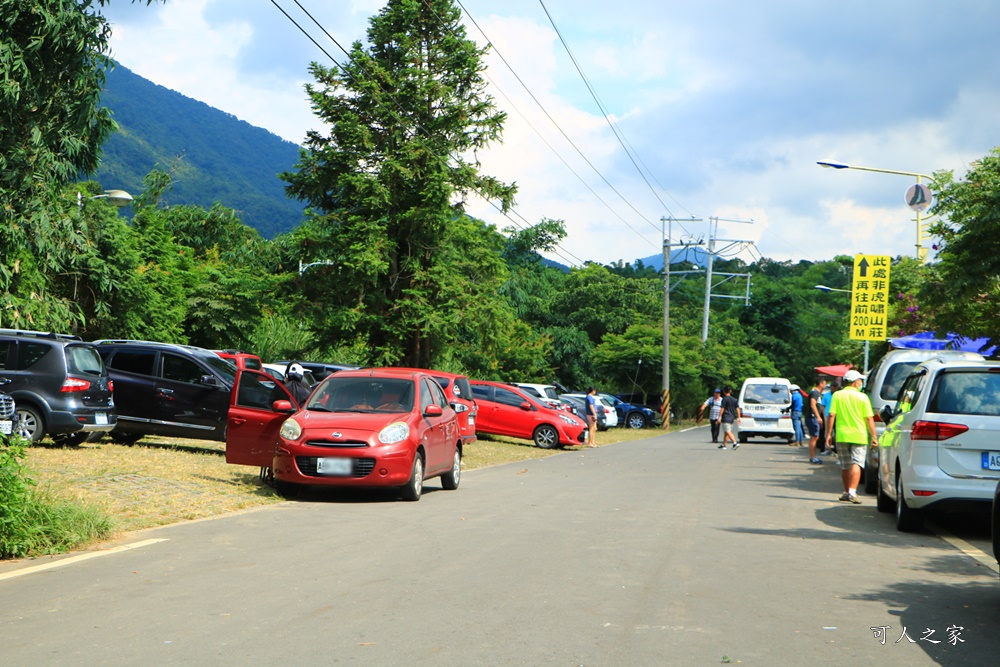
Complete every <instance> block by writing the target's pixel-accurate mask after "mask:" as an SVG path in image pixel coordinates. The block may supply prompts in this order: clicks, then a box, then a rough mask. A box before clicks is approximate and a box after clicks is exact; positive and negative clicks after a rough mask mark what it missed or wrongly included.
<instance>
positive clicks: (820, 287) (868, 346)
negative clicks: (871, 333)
mask: <svg viewBox="0 0 1000 667" xmlns="http://www.w3.org/2000/svg"><path fill="white" fill-rule="evenodd" d="M816 289H818V290H820V291H821V292H843V293H845V294H852V295H853V294H854V290H849V289H837V288H836V287H827V286H826V285H816ZM870 351H871V341H869V340H866V341H865V370H864V375H868V353H869V352H870Z"/></svg>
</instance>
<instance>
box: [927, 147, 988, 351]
mask: <svg viewBox="0 0 1000 667" xmlns="http://www.w3.org/2000/svg"><path fill="white" fill-rule="evenodd" d="M934 185H935V190H936V194H937V202H936V203H935V205H934V208H933V209H932V210H931V212H932V213H934V214H937V215H939V216H941V217H940V220H939V222H937V223H935V224H934V225H932V227H931V230H930V231H931V234H933V235H935V236H938V237H939V238H940V241H939V242H938V253H937V258H938V262H937V265H936V267H934V270H932V272H931V275H930V276H928V278H927V279H926V280H925V282H924V285H923V289H922V290H921V292H920V303H921V304H922V305H924V306H925V307H927V308H930V309H933V312H934V321H935V323H936V328H937V330H938V331H954V332H958V333H961V334H962V335H964V336H968V337H970V338H979V337H988V338H990V339H991V340H992V342H994V343H996V342H997V341H1000V308H998V307H997V306H998V304H1000V148H994V149H993V150H992V151H991V152H990V154H989V155H987V156H985V157H983V158H982V159H980V160H978V161H976V162H975V163H974V164H973V166H972V169H970V170H969V172H968V173H967V174H966V176H965V178H964V179H962V180H956V179H955V176H954V173H953V172H950V171H941V172H937V173H935V174H934Z"/></svg>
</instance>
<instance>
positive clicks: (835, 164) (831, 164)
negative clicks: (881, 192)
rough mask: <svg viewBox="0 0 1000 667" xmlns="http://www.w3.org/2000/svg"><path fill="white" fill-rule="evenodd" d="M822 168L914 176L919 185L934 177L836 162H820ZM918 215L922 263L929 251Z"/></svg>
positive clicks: (912, 172) (919, 248)
mask: <svg viewBox="0 0 1000 667" xmlns="http://www.w3.org/2000/svg"><path fill="white" fill-rule="evenodd" d="M816 164H818V165H819V166H821V167H825V168H827V169H856V170H858V171H874V172H875V173H878V174H896V175H897V176H912V177H913V178H916V179H917V185H921V184H922V182H923V179H925V178H926V179H928V180H931V179H933V178H934V177H933V176H931V175H929V174H921V173H920V172H919V171H897V170H895V169H878V168H876V167H859V166H857V165H853V164H844V163H843V162H836V161H834V160H820V161H819V162H817V163H816ZM915 212H916V214H917V259H918V260H919V261H921V262H924V261H926V259H927V249H926V248H924V220H923V216H922V211H921V210H920V209H915Z"/></svg>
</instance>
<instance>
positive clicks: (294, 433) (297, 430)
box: [278, 417, 302, 440]
mask: <svg viewBox="0 0 1000 667" xmlns="http://www.w3.org/2000/svg"><path fill="white" fill-rule="evenodd" d="M278 435H280V436H281V437H282V438H284V439H285V440H298V439H299V438H300V437H301V436H302V426H301V425H300V424H299V423H298V422H297V421H295V420H294V419H292V418H291V417H289V418H288V419H286V420H285V423H284V424H282V425H281V430H280V431H278Z"/></svg>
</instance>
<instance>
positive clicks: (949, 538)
mask: <svg viewBox="0 0 1000 667" xmlns="http://www.w3.org/2000/svg"><path fill="white" fill-rule="evenodd" d="M932 529H933V531H934V532H935V533H936V534H937V536H938V537H940V538H941V539H942V540H944V541H945V542H947V543H948V544H950V545H951V546H953V547H955V548H956V549H958V550H959V551H961V552H962V553H964V554H965V555H966V556H968V557H969V558H972V559H973V560H975V561H977V562H979V563H980V564H981V565H985V566H986V567H987V568H989V569H990V570H992V571H993V572H994V573H996V574H1000V565H998V564H997V561H996V558H993V557H992V556H990V555H989V554H987V553H986V552H985V551H983V550H982V549H980V548H979V547H976V546H973V545H972V544H969V543H968V542H966V541H965V540H963V539H962V538H961V537H956V536H955V535H952V534H951V533H949V532H948V531H946V530H944V529H943V528H941V527H940V526H938V525H936V524H932Z"/></svg>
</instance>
